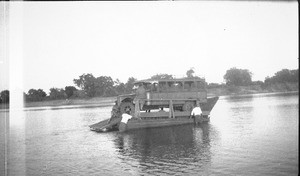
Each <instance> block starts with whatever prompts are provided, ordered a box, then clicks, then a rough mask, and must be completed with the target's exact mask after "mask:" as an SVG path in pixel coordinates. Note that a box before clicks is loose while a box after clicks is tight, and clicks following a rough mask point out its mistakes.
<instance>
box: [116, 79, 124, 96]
mask: <svg viewBox="0 0 300 176" xmlns="http://www.w3.org/2000/svg"><path fill="white" fill-rule="evenodd" d="M125 90H126V87H125V84H124V83H122V82H121V81H120V80H119V79H117V80H116V81H115V91H116V93H117V94H118V95H120V94H123V93H125Z"/></svg>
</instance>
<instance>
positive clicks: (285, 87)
mask: <svg viewBox="0 0 300 176" xmlns="http://www.w3.org/2000/svg"><path fill="white" fill-rule="evenodd" d="M298 88H299V86H298V83H296V84H273V85H270V86H267V87H264V88H262V86H260V85H252V86H227V85H222V86H219V87H215V88H208V89H207V96H208V97H213V96H219V97H220V96H232V95H253V94H264V93H289V92H299V89H298ZM116 99H117V97H116V96H115V97H94V98H89V99H64V100H46V101H39V102H24V106H23V107H24V109H25V110H26V109H33V108H41V109H49V108H51V109H61V108H66V109H67V108H84V107H104V106H113V105H114V102H115V101H116ZM7 109H9V104H0V110H7Z"/></svg>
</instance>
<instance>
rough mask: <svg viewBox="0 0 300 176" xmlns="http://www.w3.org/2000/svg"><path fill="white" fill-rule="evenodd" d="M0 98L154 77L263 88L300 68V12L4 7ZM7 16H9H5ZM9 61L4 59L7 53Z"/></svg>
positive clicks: (271, 7)
mask: <svg viewBox="0 0 300 176" xmlns="http://www.w3.org/2000/svg"><path fill="white" fill-rule="evenodd" d="M0 7H1V9H2V10H1V11H2V12H1V38H4V39H5V40H3V41H4V42H1V48H2V50H3V51H4V52H2V54H1V55H0V56H1V58H2V60H0V74H1V76H0V79H1V81H0V82H1V83H0V91H1V90H4V89H8V88H9V87H10V88H11V87H12V86H17V87H18V89H22V90H23V91H24V92H28V90H29V89H31V88H34V89H39V88H41V89H43V90H44V91H45V92H47V93H48V92H49V89H50V88H52V87H56V88H64V87H65V86H75V85H74V83H73V79H75V78H79V76H80V75H82V74H84V73H91V74H93V75H94V76H95V77H98V76H111V77H112V78H113V79H114V80H116V79H119V80H120V81H121V82H124V83H125V82H126V81H127V80H128V78H129V77H134V78H137V79H147V78H150V77H151V76H152V75H155V74H160V73H167V74H172V75H176V76H178V77H179V76H184V75H185V74H186V71H187V70H188V69H190V68H194V70H195V74H196V75H200V76H203V77H205V79H206V81H207V82H208V83H212V82H214V83H222V82H224V80H223V76H224V74H225V73H226V70H228V69H230V68H232V67H236V68H241V69H248V70H249V71H251V72H252V73H253V76H252V80H254V81H255V80H261V81H264V79H265V77H267V76H273V75H274V74H275V73H276V72H277V71H280V70H281V69H283V68H287V69H298V55H299V53H298V43H299V41H298V38H299V34H298V30H299V29H298V26H299V24H298V4H297V1H294V2H270V1H265V2H258V1H251V2H247V1H243V2H241V1H226V2H224V1H180V2H179V1H177V2H176V1H175V2H174V1H172V2H170V1H167V2H165V1H160V2H154V1H152V2H88V1H86V2H19V3H17V2H1V3H0ZM3 10H4V11H3ZM3 53H4V54H3Z"/></svg>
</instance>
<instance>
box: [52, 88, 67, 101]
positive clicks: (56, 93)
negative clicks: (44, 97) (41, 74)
mask: <svg viewBox="0 0 300 176" xmlns="http://www.w3.org/2000/svg"><path fill="white" fill-rule="evenodd" d="M49 96H50V99H52V100H58V99H65V98H66V97H67V95H66V93H65V91H64V89H59V88H51V89H50V95H49Z"/></svg>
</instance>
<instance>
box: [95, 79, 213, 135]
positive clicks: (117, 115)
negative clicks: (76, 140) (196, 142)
mask: <svg viewBox="0 0 300 176" xmlns="http://www.w3.org/2000/svg"><path fill="white" fill-rule="evenodd" d="M135 86H137V87H138V88H137V90H136V93H134V94H127V95H120V96H118V97H117V101H116V103H115V105H114V106H113V108H112V112H111V118H110V119H106V120H103V121H101V122H99V123H96V124H93V125H91V126H90V129H91V130H93V131H98V132H105V131H111V130H119V131H122V132H123V131H127V130H132V129H139V128H152V127H164V126H172V125H181V124H191V123H204V122H208V121H209V120H210V116H209V115H210V112H211V110H212V109H213V107H214V105H215V104H216V102H217V101H218V99H219V97H207V90H206V82H205V79H204V78H200V77H192V78H181V79H160V80H153V79H147V80H140V81H137V82H135ZM197 104H198V105H200V108H201V111H202V114H201V116H197V117H196V118H195V117H193V116H191V112H192V110H193V108H194V107H195V106H196V105H197ZM124 114H127V115H129V116H126V117H125V115H124Z"/></svg>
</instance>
